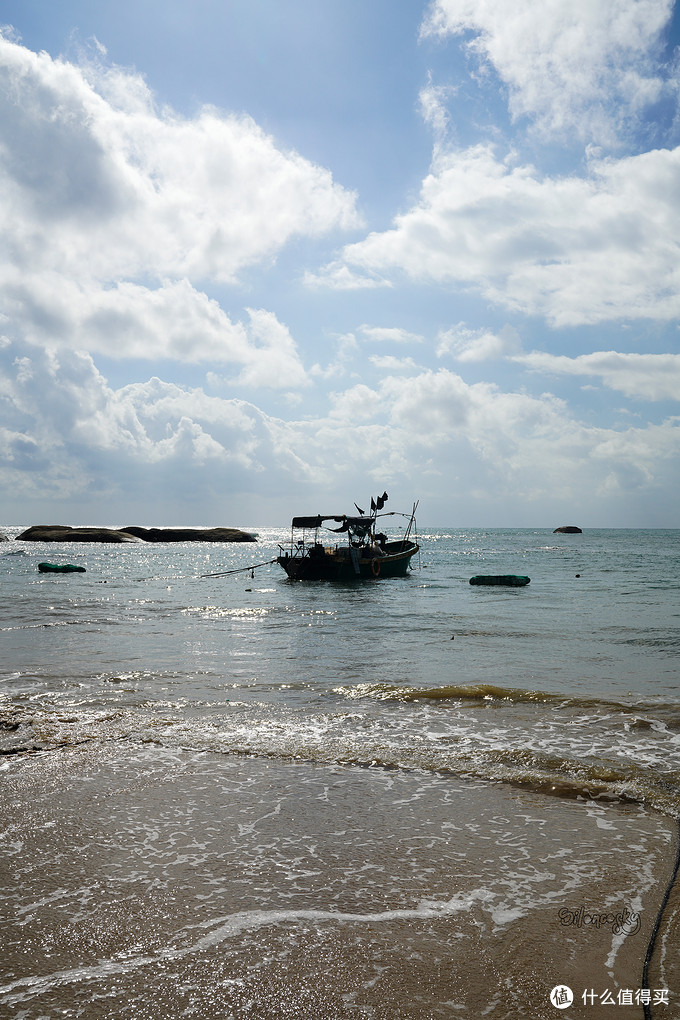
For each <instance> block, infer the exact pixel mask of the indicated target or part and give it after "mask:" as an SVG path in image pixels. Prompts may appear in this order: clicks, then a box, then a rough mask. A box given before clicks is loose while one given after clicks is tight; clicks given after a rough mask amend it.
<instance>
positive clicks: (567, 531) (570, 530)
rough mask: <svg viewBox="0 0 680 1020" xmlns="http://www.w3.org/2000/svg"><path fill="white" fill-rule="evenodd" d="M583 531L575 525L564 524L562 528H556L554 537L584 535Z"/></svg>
mask: <svg viewBox="0 0 680 1020" xmlns="http://www.w3.org/2000/svg"><path fill="white" fill-rule="evenodd" d="M582 534H583V530H582V529H581V528H577V527H575V526H574V525H573V524H564V525H563V526H562V527H561V528H555V530H554V531H553V535H582Z"/></svg>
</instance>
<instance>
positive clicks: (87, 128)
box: [0, 36, 360, 385]
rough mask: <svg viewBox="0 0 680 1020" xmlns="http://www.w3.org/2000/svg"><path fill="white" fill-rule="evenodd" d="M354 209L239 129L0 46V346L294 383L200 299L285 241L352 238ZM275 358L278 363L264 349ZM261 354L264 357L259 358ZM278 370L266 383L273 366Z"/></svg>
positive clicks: (257, 341) (97, 70) (284, 361)
mask: <svg viewBox="0 0 680 1020" xmlns="http://www.w3.org/2000/svg"><path fill="white" fill-rule="evenodd" d="M359 222H360V220H359V217H358V214H357V212H356V207H355V197H354V195H353V194H351V193H349V192H347V191H346V190H344V189H343V188H342V187H340V186H339V185H337V184H336V183H335V182H334V181H333V179H332V176H331V174H330V173H329V171H327V170H325V169H324V168H322V167H319V166H316V165H315V164H313V163H311V162H309V161H308V160H305V159H304V158H303V157H301V156H300V155H298V154H297V153H295V152H290V151H288V152H286V151H283V150H281V149H280V148H279V147H277V145H276V143H275V141H274V140H273V139H272V138H271V137H270V136H268V135H267V134H266V133H265V132H264V131H262V129H261V128H260V127H259V126H258V125H257V124H256V123H255V122H254V121H253V120H252V119H250V118H249V117H247V116H234V115H231V114H226V113H221V112H220V111H218V110H216V109H214V108H209V107H203V108H202V109H200V110H199V111H198V112H197V114H196V115H195V116H194V117H193V118H183V117H180V116H179V115H177V114H176V113H174V112H173V111H172V110H168V109H158V108H157V106H156V105H155V103H154V99H153V96H152V94H151V93H150V91H149V89H148V88H147V86H146V84H145V82H144V81H143V79H142V78H141V77H140V76H138V75H136V74H133V73H131V72H127V71H125V70H122V69H120V68H115V67H105V66H101V65H98V64H94V63H90V64H84V65H82V66H76V65H74V64H72V63H69V62H67V61H64V60H53V59H52V58H51V57H50V56H49V55H48V54H46V53H40V54H35V53H32V52H31V51H29V50H27V49H26V48H24V47H23V46H21V45H19V44H17V43H15V42H12V41H10V40H9V39H8V38H3V37H2V36H0V237H1V241H0V251H1V253H2V260H1V261H2V268H1V269H0V298H1V299H2V304H3V309H4V311H5V314H6V315H7V316H8V317H9V319H10V322H9V325H6V327H5V329H6V332H8V333H10V332H12V333H13V334H14V335H15V336H17V337H20V336H21V337H24V338H26V339H28V340H31V341H40V342H50V343H52V344H67V345H71V346H75V347H82V348H83V349H87V350H93V351H105V352H106V353H107V354H109V355H112V356H127V357H154V358H156V357H163V358H173V359H178V360H181V361H197V360H203V359H206V358H210V359H216V360H218V361H235V362H236V363H239V364H241V365H242V366H244V367H243V372H244V378H246V379H247V381H248V382H253V381H254V379H255V376H256V375H257V368H259V369H260V370H261V371H262V373H263V378H265V379H266V384H267V385H271V384H272V381H273V379H274V375H275V374H276V373H277V371H278V369H283V373H282V374H283V376H285V377H286V378H285V382H282V384H283V385H291V384H292V383H293V377H295V376H297V377H298V378H299V377H300V375H301V371H300V364H299V361H298V360H297V355H296V353H295V350H294V344H293V343H292V340H291V338H290V336H289V334H288V333H287V331H286V330H285V328H284V327H281V326H280V325H279V326H275V325H274V323H273V321H272V320H271V319H270V320H268V321H267V322H266V323H265V320H264V318H263V316H265V313H262V312H258V313H256V315H255V318H254V319H251V324H250V330H249V329H248V328H247V327H244V326H243V325H242V324H241V323H233V322H231V321H230V320H229V318H228V317H227V316H226V315H225V313H224V312H223V311H222V310H221V308H220V307H219V305H218V303H217V302H216V301H215V300H214V299H211V298H209V297H208V296H207V295H206V294H205V293H203V291H202V289H199V288H202V287H203V284H204V282H205V281H216V282H234V281H235V280H236V279H237V278H238V274H239V273H240V272H241V271H242V270H244V269H245V268H246V267H248V266H251V265H253V264H255V263H258V262H262V261H263V260H265V261H266V260H270V259H272V258H273V257H275V255H276V254H277V252H278V251H279V250H280V249H281V248H282V247H283V246H284V245H285V244H286V243H287V242H289V241H290V240H291V238H293V237H296V236H308V237H318V236H320V235H322V234H325V233H328V232H332V231H337V230H345V229H348V228H349V227H355V226H357V225H358V224H359ZM277 344H281V345H282V347H281V349H280V352H279V354H278V355H276V356H275V357H274V356H273V355H274V350H275V347H276V345H277ZM263 349H264V350H265V351H266V357H263V354H262V350H263ZM275 366H278V369H277V367H275Z"/></svg>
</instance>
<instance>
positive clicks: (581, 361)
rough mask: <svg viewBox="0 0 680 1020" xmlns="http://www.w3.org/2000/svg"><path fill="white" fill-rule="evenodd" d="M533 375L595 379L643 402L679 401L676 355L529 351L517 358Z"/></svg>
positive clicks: (679, 372) (678, 358) (679, 368)
mask: <svg viewBox="0 0 680 1020" xmlns="http://www.w3.org/2000/svg"><path fill="white" fill-rule="evenodd" d="M514 360H515V361H519V362H521V363H522V364H523V365H526V366H527V367H528V368H530V369H531V370H532V371H534V372H545V373H547V374H550V375H569V376H595V377H597V378H599V379H601V380H602V382H603V383H604V385H605V386H608V387H609V388H610V389H612V390H618V391H619V392H620V393H625V394H626V396H628V397H634V398H638V399H643V400H676V401H677V400H680V354H620V353H619V352H617V351H596V352H594V353H593V354H581V355H579V356H578V357H576V358H569V357H566V356H565V355H554V354H546V353H544V352H543V351H532V352H531V353H529V354H522V355H518V356H516V357H515V358H514Z"/></svg>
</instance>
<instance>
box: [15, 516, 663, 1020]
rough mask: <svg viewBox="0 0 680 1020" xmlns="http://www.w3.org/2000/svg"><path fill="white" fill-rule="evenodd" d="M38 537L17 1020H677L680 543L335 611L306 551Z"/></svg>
mask: <svg viewBox="0 0 680 1020" xmlns="http://www.w3.org/2000/svg"><path fill="white" fill-rule="evenodd" d="M20 530H21V529H20V528H18V527H15V528H4V529H2V528H0V531H4V533H5V534H6V535H8V536H9V537H10V539H12V540H11V541H9V542H5V543H2V544H1V545H0V607H1V610H2V612H1V614H0V752H1V757H0V795H1V797H2V803H1V804H0V822H1V829H2V840H1V841H0V855H1V856H0V896H1V899H0V903H1V904H2V908H3V916H4V920H3V944H4V945H3V951H2V963H1V964H0V1015H2V1016H5V1015H6V1016H8V1017H10V1016H11V1017H17V1018H31V1020H38V1018H41V1017H45V1016H48V1017H52V1016H74V1017H95V1016H96V1017H141V1016H144V1017H184V1016H187V1017H199V1018H202V1020H210V1018H213V1017H214V1018H229V1017H234V1018H241V1017H253V1018H257V1020H269V1018H271V1020H276V1018H278V1017H290V1018H300V1020H303V1018H304V1020H306V1018H308V1017H309V1018H320V1020H324V1018H327V1020H331V1018H336V1017H337V1018H342V1017H369V1018H376V1020H382V1018H388V1017H389V1018H390V1020H392V1018H414V1020H415V1018H418V1020H420V1018H430V1017H433V1018H434V1017H455V1016H489V1017H492V1018H494V1020H500V1018H505V1017H507V1018H514V1017H518V1018H519V1017H526V1016H530V1017H543V1016H545V1017H549V1016H557V1015H559V1012H558V1010H557V1007H556V1005H555V1004H554V1002H552V1001H551V999H550V996H551V993H552V992H553V991H554V989H555V988H558V989H559V988H561V987H563V986H569V988H570V989H571V991H572V994H573V996H574V1002H573V1005H571V1006H570V1007H569V1009H568V1010H567V1011H566V1015H571V1016H575V1015H577V1016H596V1015H598V1014H600V1013H603V1014H604V1015H611V1014H612V1013H613V1014H614V1015H615V1016H617V1017H618V1016H621V1017H624V1016H638V1017H640V1016H642V1015H643V1013H644V1015H645V1016H647V1015H649V1016H654V1017H657V1016H664V1017H669V1018H670V1017H678V1016H680V968H679V967H678V948H679V947H680V938H679V937H678V923H679V922H680V902H677V900H678V896H677V888H676V885H675V884H674V883H673V882H672V879H673V872H674V864H675V860H676V853H677V841H678V832H677V829H678V821H677V819H678V817H679V816H680V691H679V689H678V680H679V669H678V664H679V661H680V660H679V653H680V531H659V530H653V531H652V530H650V531H644V530H636V531H625V530H593V531H586V532H584V534H581V535H555V534H552V533H551V531H550V530H549V529H548V530H540V529H533V530H480V529H471V530H460V529H445V530H444V529H442V530H436V531H434V530H425V531H424V532H421V533H420V535H419V542H420V545H421V552H420V554H419V556H418V557H416V558H415V559H414V560H413V562H412V568H413V569H412V571H411V573H410V574H409V575H408V576H407V577H405V578H394V579H377V580H375V581H369V582H364V583H361V584H348V585H341V584H329V583H323V582H297V583H296V582H291V581H289V580H288V579H287V578H286V576H285V574H284V573H283V571H282V570H281V569H280V568H279V567H278V566H277V565H276V564H275V563H271V562H270V561H272V560H273V559H274V557H275V556H276V555H277V552H278V545H279V543H281V544H285V543H286V542H287V540H288V537H289V530H288V529H287V528H281V529H261V530H260V531H259V534H258V542H257V544H237V545H234V544H232V545H207V544H203V543H187V544H177V545H175V544H170V545H155V544H154V545H150V544H130V545H100V544H94V543H92V544H90V543H88V544H84V545H81V544H62V545H60V544H54V543H50V544H45V545H39V544H35V543H22V542H17V541H14V540H13V539H14V536H16V535H17V534H18V533H19V532H20ZM248 530H250V529H248ZM41 560H50V561H52V562H71V563H75V564H81V565H83V566H85V567H86V573H80V574H68V575H50V574H40V573H38V571H37V564H38V562H40V561H41ZM253 564H262V565H258V566H257V567H256V568H255V569H254V570H252V571H251V570H248V569H245V568H248V567H250V566H251V565H253ZM237 568H244V569H243V571H242V572H240V573H229V574H225V575H224V576H218V577H206V576H203V575H206V574H211V573H217V572H225V571H235V570H236V569H237ZM479 573H487V574H498V573H519V574H527V575H529V576H530V577H531V583H530V584H529V585H528V586H526V587H524V588H501V587H475V586H471V585H470V584H469V583H468V580H469V578H470V577H471V576H472V575H474V574H479ZM669 889H670V892H668V890H669ZM666 895H667V899H666V901H665V902H664V897H665V896H666ZM662 907H663V911H662V912H660V911H661V908H662ZM559 994H560V993H559V992H558V993H557V995H556V998H558V997H559ZM607 995H609V996H610V997H612V998H613V1001H612V1002H611V1003H609V1002H608V1000H607V997H606V996H607ZM3 1010H4V1011H5V1012H4V1013H3V1012H2V1011H3Z"/></svg>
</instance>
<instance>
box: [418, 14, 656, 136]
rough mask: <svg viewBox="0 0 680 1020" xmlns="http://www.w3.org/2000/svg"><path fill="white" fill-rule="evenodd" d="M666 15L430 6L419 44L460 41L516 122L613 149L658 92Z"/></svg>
mask: <svg viewBox="0 0 680 1020" xmlns="http://www.w3.org/2000/svg"><path fill="white" fill-rule="evenodd" d="M672 11H673V2H672V0H617V2H616V3H593V2H592V0H571V2H569V3H564V2H563V0H540V2H536V0H513V2H512V3H498V0H433V2H432V4H431V5H430V8H429V10H428V13H427V16H426V18H425V20H424V22H423V26H422V29H421V36H422V37H424V38H426V37H428V36H429V37H438V38H446V37H449V36H464V37H465V39H466V47H467V50H468V53H469V54H470V55H471V56H474V57H475V58H477V59H478V60H479V61H481V62H482V63H483V64H484V65H486V66H488V67H492V68H493V69H494V71H495V72H496V74H497V75H498V77H499V78H500V80H501V81H502V82H503V84H504V85H505V86H506V87H507V90H508V95H509V103H510V111H511V114H512V115H513V117H514V118H519V117H528V118H531V120H532V121H533V123H534V124H535V126H536V128H537V129H538V130H540V131H542V132H546V133H548V134H550V135H553V136H555V135H557V136H560V137H562V138H564V137H565V136H567V135H571V136H574V137H578V138H581V139H582V140H584V141H591V140H595V141H597V142H598V144H603V143H607V144H614V143H615V142H616V139H617V136H620V135H622V134H625V133H627V132H628V131H629V130H630V125H631V121H632V120H634V119H635V118H637V117H638V116H639V114H640V113H641V112H642V111H643V110H645V109H646V108H647V107H649V105H650V104H652V103H654V102H656V101H657V100H658V99H659V97H660V95H661V94H662V92H663V90H664V88H665V83H664V80H663V78H662V76H661V75H660V73H659V69H658V66H657V65H655V64H654V62H653V60H654V58H655V57H657V56H658V50H659V44H660V36H661V33H662V32H663V29H664V28H665V27H666V25H667V24H668V22H669V20H670V18H671V15H672Z"/></svg>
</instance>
